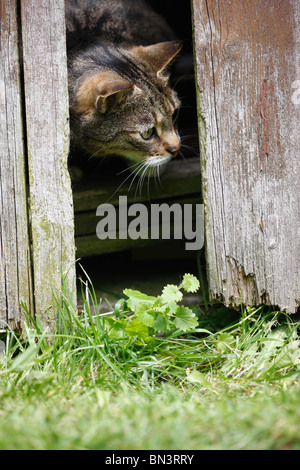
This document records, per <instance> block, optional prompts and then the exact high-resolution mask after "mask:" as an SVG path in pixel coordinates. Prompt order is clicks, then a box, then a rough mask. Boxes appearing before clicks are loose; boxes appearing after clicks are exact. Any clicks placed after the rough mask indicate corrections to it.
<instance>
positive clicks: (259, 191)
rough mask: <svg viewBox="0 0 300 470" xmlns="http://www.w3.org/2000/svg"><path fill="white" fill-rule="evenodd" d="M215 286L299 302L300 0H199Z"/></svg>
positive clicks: (209, 252)
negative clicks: (242, 0) (299, 0)
mask: <svg viewBox="0 0 300 470" xmlns="http://www.w3.org/2000/svg"><path fill="white" fill-rule="evenodd" d="M193 18H194V35H195V54H196V63H197V85H198V104H199V130H200V145H201V155H202V159H201V166H202V186H203V193H204V202H205V211H206V259H207V268H208V279H209V286H210V295H211V298H212V299H220V300H222V301H223V302H224V303H225V304H227V305H233V306H237V305H240V303H241V302H242V303H244V304H246V305H257V304H261V303H266V304H270V305H277V306H278V307H279V308H280V309H284V310H286V311H287V312H290V313H292V312H295V310H296V309H297V307H298V306H299V304H300V276H299V267H300V236H299V235H300V231H299V227H300V193H299V173H300V159H299V149H300V133H299V122H300V100H299V96H298V95H299V88H300V82H299V79H300V47H299V46H300V5H299V2H298V0H275V1H274V0H249V1H247V2H241V1H239V0H230V1H229V0H222V1H221V2H219V1H218V0H193Z"/></svg>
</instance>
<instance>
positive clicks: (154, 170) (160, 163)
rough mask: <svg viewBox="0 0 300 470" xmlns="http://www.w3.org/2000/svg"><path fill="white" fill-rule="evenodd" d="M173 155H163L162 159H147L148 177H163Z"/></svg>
mask: <svg viewBox="0 0 300 470" xmlns="http://www.w3.org/2000/svg"><path fill="white" fill-rule="evenodd" d="M172 156H173V155H163V156H161V157H149V158H148V159H147V171H146V175H147V176H149V177H153V178H156V177H157V176H160V175H162V174H163V173H164V172H165V171H166V168H167V166H168V163H169V161H170V160H171V159H172Z"/></svg>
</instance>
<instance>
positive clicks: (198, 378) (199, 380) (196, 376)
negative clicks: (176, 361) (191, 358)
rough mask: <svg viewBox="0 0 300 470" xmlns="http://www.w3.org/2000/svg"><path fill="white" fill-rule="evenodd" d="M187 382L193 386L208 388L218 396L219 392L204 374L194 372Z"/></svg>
mask: <svg viewBox="0 0 300 470" xmlns="http://www.w3.org/2000/svg"><path fill="white" fill-rule="evenodd" d="M187 380H188V381H189V382H191V383H193V384H195V383H196V384H199V385H202V386H203V387H205V388H207V389H208V390H210V391H211V392H214V393H216V394H218V392H217V390H216V389H215V388H214V387H213V385H212V384H211V383H210V382H209V381H208V380H207V379H206V378H205V376H204V374H202V372H199V371H198V370H193V371H192V372H191V373H190V374H189V375H188V376H187Z"/></svg>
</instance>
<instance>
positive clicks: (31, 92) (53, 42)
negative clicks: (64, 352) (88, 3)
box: [21, 0, 75, 325]
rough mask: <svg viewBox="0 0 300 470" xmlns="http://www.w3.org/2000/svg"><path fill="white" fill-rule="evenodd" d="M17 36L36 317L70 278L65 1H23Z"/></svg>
mask: <svg viewBox="0 0 300 470" xmlns="http://www.w3.org/2000/svg"><path fill="white" fill-rule="evenodd" d="M21 11H22V36H23V56H24V83H25V104H26V130H27V145H28V170H29V186H30V216H31V226H32V230H31V231H32V254H33V272H34V289H35V307H36V314H37V315H39V316H40V318H41V319H42V321H43V322H44V324H45V325H47V323H48V313H47V312H48V309H49V308H50V310H51V306H52V289H53V290H54V291H56V289H59V288H60V284H61V274H62V273H68V276H67V279H68V285H69V289H71V288H72V283H73V281H74V278H75V266H74V264H75V263H74V261H75V252H74V249H75V248H74V221H73V203H72V192H71V185H70V179H69V173H68V169H67V156H68V144H69V125H68V88H67V67H66V44H65V22H64V0H51V1H49V0H40V1H38V2H36V1H34V0H23V1H22V2H21Z"/></svg>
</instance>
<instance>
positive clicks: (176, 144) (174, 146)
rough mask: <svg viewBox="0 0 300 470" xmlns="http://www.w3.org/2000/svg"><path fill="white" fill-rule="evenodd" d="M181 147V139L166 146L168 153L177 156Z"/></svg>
mask: <svg viewBox="0 0 300 470" xmlns="http://www.w3.org/2000/svg"><path fill="white" fill-rule="evenodd" d="M180 147H181V142H180V140H179V139H177V141H176V142H169V143H167V144H166V145H165V149H166V150H168V152H170V153H173V154H175V153H176V152H178V150H179V149H180Z"/></svg>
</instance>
